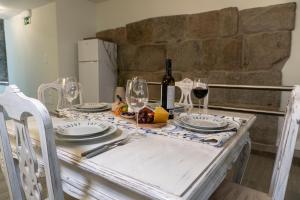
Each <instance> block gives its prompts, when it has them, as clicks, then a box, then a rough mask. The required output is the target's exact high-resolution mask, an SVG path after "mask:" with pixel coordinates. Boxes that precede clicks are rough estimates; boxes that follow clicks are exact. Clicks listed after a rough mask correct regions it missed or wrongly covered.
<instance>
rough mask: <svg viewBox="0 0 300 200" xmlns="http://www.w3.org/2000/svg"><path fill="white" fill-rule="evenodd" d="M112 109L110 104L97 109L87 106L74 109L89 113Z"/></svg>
mask: <svg viewBox="0 0 300 200" xmlns="http://www.w3.org/2000/svg"><path fill="white" fill-rule="evenodd" d="M110 109H111V107H110V106H107V107H104V108H97V109H87V108H81V109H78V108H73V110H75V111H77V112H87V113H94V112H103V111H108V110H110Z"/></svg>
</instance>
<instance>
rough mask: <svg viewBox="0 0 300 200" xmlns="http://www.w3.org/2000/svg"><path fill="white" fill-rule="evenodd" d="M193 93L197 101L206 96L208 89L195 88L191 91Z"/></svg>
mask: <svg viewBox="0 0 300 200" xmlns="http://www.w3.org/2000/svg"><path fill="white" fill-rule="evenodd" d="M193 93H194V95H195V97H197V98H198V99H202V98H204V97H206V95H207V93H208V89H207V88H201V87H196V88H194V89H193Z"/></svg>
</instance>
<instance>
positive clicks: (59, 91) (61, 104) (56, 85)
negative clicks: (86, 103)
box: [37, 81, 83, 109]
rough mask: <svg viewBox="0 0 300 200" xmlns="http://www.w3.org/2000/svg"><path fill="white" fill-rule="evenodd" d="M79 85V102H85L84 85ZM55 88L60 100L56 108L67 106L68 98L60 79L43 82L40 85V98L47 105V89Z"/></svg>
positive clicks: (38, 93)
mask: <svg viewBox="0 0 300 200" xmlns="http://www.w3.org/2000/svg"><path fill="white" fill-rule="evenodd" d="M78 85H79V103H80V104H82V103H83V95H82V85H81V84H80V83H78ZM50 89H53V90H56V91H57V94H58V101H57V104H56V105H57V106H56V109H61V108H65V107H66V106H67V102H66V99H65V97H64V92H63V86H62V84H61V83H59V82H58V81H54V82H51V83H43V84H41V85H40V86H39V87H38V91H37V96H38V100H40V101H41V102H42V103H43V104H44V105H46V91H48V90H50Z"/></svg>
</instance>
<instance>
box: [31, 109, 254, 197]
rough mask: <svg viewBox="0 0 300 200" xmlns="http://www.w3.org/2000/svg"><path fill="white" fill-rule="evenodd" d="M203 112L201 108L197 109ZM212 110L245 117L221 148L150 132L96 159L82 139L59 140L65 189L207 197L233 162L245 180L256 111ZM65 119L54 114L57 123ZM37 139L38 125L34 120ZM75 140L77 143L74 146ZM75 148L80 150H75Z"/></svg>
mask: <svg viewBox="0 0 300 200" xmlns="http://www.w3.org/2000/svg"><path fill="white" fill-rule="evenodd" d="M193 112H198V109H195V110H193ZM208 112H209V113H210V114H217V115H223V116H234V117H239V118H241V119H244V120H245V123H243V125H242V126H241V127H240V128H239V130H238V131H237V134H236V135H235V136H233V137H232V138H231V139H230V140H229V141H227V142H226V144H225V145H224V146H222V147H214V146H211V145H208V144H204V143H199V142H194V141H189V140H182V139H177V138H172V137H167V136H162V135H155V134H148V135H147V136H146V137H142V138H139V139H137V140H133V141H131V142H129V143H128V144H125V145H122V146H118V147H116V148H114V149H111V150H109V151H107V152H104V153H102V154H100V155H97V156H95V157H93V158H90V159H86V158H84V157H81V155H80V153H81V152H82V150H84V147H82V148H81V146H80V144H64V143H57V155H58V158H59V160H60V165H61V178H62V183H63V189H64V192H66V193H67V194H69V195H70V196H73V197H75V198H77V199H99V200H100V199H101V200H103V199H104V200H105V199H115V200H127V199H128V200H129V199H139V200H140V199H141V200H142V199H162V200H167V199H174V200H185V199H201V200H202V199H203V200H204V199H208V198H209V197H210V195H211V194H212V193H213V192H214V191H215V190H216V188H217V187H218V186H219V185H220V183H221V182H222V181H223V180H224V178H225V177H226V175H227V172H228V170H229V169H231V168H232V166H233V165H234V164H236V165H239V166H238V167H237V168H238V169H239V170H238V171H237V172H236V173H235V176H234V181H235V182H240V181H241V179H242V176H243V173H244V171H245V167H246V165H247V161H248V158H249V155H250V146H251V145H250V144H251V143H250V138H249V128H250V127H251V126H252V124H253V123H254V121H255V119H256V117H255V116H254V115H252V114H245V113H237V112H224V111H219V110H209V111H208ZM62 121H63V119H59V118H53V124H54V126H55V125H56V124H58V123H61V122H62ZM29 130H30V133H31V136H32V139H33V141H34V143H35V144H36V145H37V146H38V145H39V142H38V137H36V134H34V132H35V131H36V130H35V126H34V124H32V125H30V124H29ZM74 145H75V146H74ZM74 149H76V151H75V150H74Z"/></svg>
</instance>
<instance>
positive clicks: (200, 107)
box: [199, 99, 201, 113]
mask: <svg viewBox="0 0 300 200" xmlns="http://www.w3.org/2000/svg"><path fill="white" fill-rule="evenodd" d="M200 103H201V99H199V113H201V106H200Z"/></svg>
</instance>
